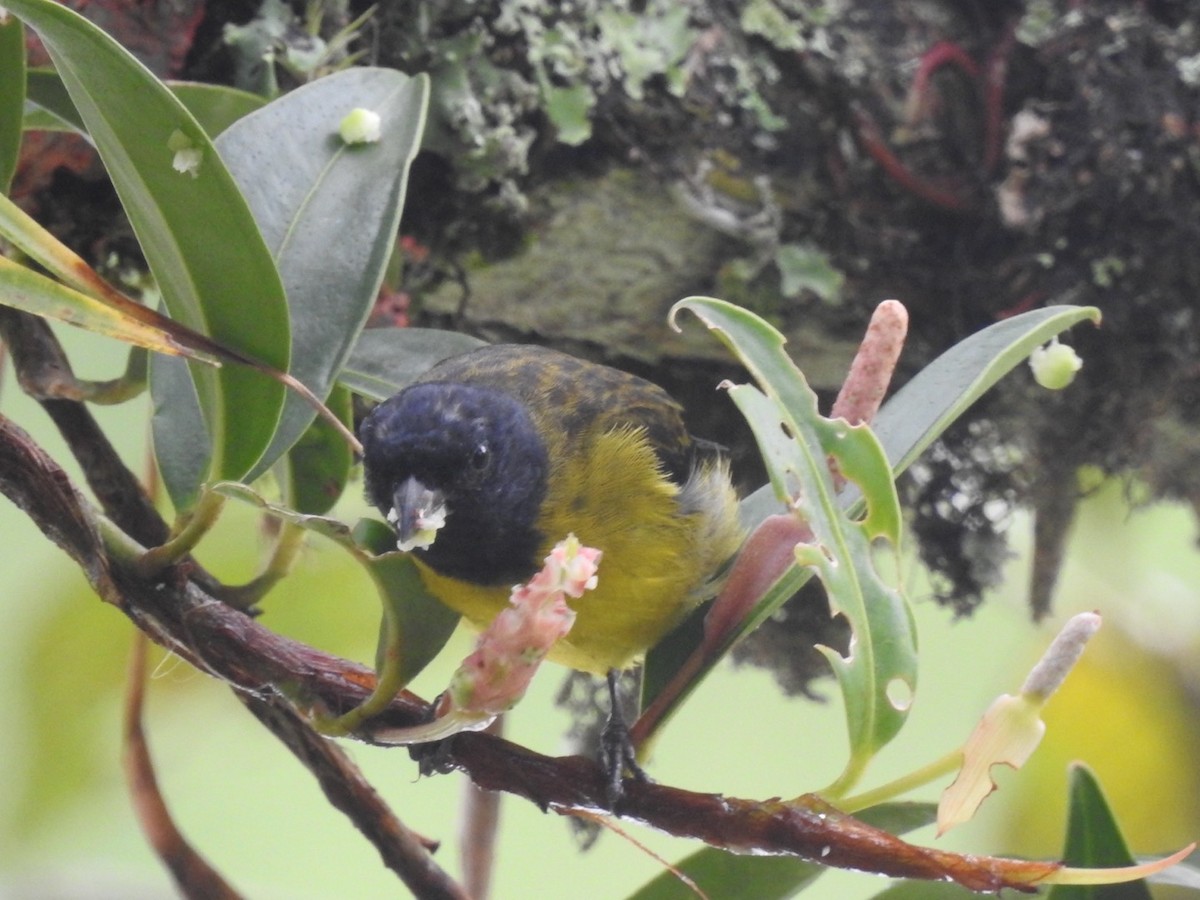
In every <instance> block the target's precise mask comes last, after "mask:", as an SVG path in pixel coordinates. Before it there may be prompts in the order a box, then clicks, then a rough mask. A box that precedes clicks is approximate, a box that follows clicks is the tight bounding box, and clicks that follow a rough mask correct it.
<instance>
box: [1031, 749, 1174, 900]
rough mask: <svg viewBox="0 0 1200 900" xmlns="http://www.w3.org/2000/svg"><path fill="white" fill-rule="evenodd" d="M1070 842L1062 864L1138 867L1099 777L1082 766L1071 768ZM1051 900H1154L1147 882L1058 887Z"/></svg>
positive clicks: (1098, 866) (1087, 866)
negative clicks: (1097, 778) (1101, 786)
mask: <svg viewBox="0 0 1200 900" xmlns="http://www.w3.org/2000/svg"><path fill="white" fill-rule="evenodd" d="M1070 771H1071V778H1070V787H1069V788H1068V790H1069V792H1070V802H1069V805H1068V809H1067V840H1066V846H1065V847H1064V849H1063V862H1064V863H1066V864H1067V865H1068V866H1077V867H1080V868H1090V869H1098V868H1115V867H1119V866H1133V865H1137V861H1136V860H1135V859H1134V858H1133V854H1132V853H1130V852H1129V847H1128V845H1127V844H1126V843H1125V838H1124V837H1123V836H1122V835H1121V828H1120V826H1119V825H1118V824H1117V819H1116V816H1114V815H1113V812H1112V809H1110V808H1109V805H1108V801H1107V800H1106V799H1105V797H1104V792H1103V791H1102V790H1101V789H1100V783H1099V781H1097V780H1096V775H1095V773H1094V772H1092V770H1091V769H1089V768H1088V767H1087V766H1085V765H1083V764H1082V763H1075V764H1073V765H1072V766H1071V770H1070ZM1048 900H1152V898H1151V895H1150V889H1149V888H1148V887H1146V882H1145V881H1133V882H1127V883H1125V884H1110V885H1065V884H1056V885H1054V887H1052V888H1051V889H1050V894H1049V898H1048Z"/></svg>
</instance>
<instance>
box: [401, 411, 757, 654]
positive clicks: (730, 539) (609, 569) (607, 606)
mask: <svg viewBox="0 0 1200 900" xmlns="http://www.w3.org/2000/svg"><path fill="white" fill-rule="evenodd" d="M590 444H591V446H590V447H589V448H588V452H585V453H573V454H571V455H570V458H567V459H553V458H552V459H551V466H552V471H551V473H550V477H549V479H548V481H549V484H550V489H549V492H548V494H547V496H546V498H545V500H544V502H543V506H542V510H541V514H540V515H539V517H538V526H539V528H540V529H541V531H542V533H543V534H544V535H545V540H544V546H543V548H542V554H543V555H545V554H547V553H549V552H550V548H551V547H553V546H554V544H555V543H557V542H558V541H560V540H562V539H563V538H564V537H566V536H567V535H568V534H570V533H573V534H575V535H576V536H577V537H578V538H579V540H580V541H581V542H582V543H583V544H584V545H586V546H589V547H596V548H598V549H600V550H601V551H603V554H604V555H603V557H602V558H601V560H600V568H599V573H598V574H599V579H598V584H597V587H596V589H595V590H593V591H589V592H588V593H587V594H585V595H584V596H583V597H582V598H580V599H578V600H575V601H572V602H571V606H572V607H573V608H574V609H575V612H576V620H575V625H574V627H573V628H572V630H571V633H570V634H568V635H567V636H566V638H564V639H563V640H562V641H560V642H559V643H558V645H556V647H555V649H554V650H553V651H552V652H551V654H550V659H552V660H554V661H555V662H559V663H562V664H563V665H567V666H570V667H571V668H574V669H581V670H583V671H587V672H593V673H596V674H602V673H604V672H606V671H608V670H609V669H611V668H624V667H626V666H628V665H630V664H632V663H634V662H636V661H638V660H639V659H640V657H641V656H642V654H643V653H644V652H645V651H646V649H647V648H649V647H651V646H653V645H654V644H655V643H657V642H658V640H659V639H660V638H661V637H662V636H663V635H664V634H666V632H667V631H669V630H670V629H671V628H672V627H674V626H675V625H676V624H677V623H678V622H679V621H680V620H681V619H682V618H683V617H684V616H685V615H686V614H687V613H688V612H689V611H690V610H691V609H692V608H693V607H695V605H696V604H698V603H699V602H700V601H701V600H702V599H704V596H705V591H704V588H705V586H706V585H707V584H708V583H709V581H710V579H711V577H712V574H713V572H714V571H716V570H717V568H718V567H719V566H720V565H721V564H722V563H723V562H725V560H726V559H728V558H729V557H730V556H731V555H732V554H733V553H734V552H735V551H736V549H737V545H738V543H739V541H740V531H739V528H738V524H737V502H736V497H735V496H734V493H733V490H732V488H731V487H730V483H729V477H728V473H727V471H726V470H725V467H724V465H723V464H720V463H713V464H711V465H708V466H705V467H703V468H701V469H699V470H698V471H696V472H695V473H693V476H692V479H691V480H690V481H689V482H688V483H687V484H686V485H684V486H683V487H682V488H681V487H680V486H678V485H676V484H674V483H673V482H671V481H670V480H669V479H668V478H667V477H666V476H665V475H664V474H663V473H662V471H661V470H660V468H659V465H658V462H657V458H656V456H655V454H654V451H653V449H652V448H651V447H650V445H649V443H648V442H647V441H646V439H645V437H644V434H643V433H642V432H641V431H636V430H629V429H623V430H616V431H610V432H607V433H604V434H601V435H598V436H597V437H595V439H594V440H592V441H591V442H590ZM451 515H453V511H451ZM419 566H420V570H421V574H422V578H423V579H424V581H425V584H426V587H427V588H428V590H429V591H430V592H431V593H432V594H433V595H434V596H436V597H437V598H438V599H440V600H441V601H442V602H444V603H445V604H446V605H447V606H450V607H451V608H452V609H455V610H457V611H458V612H460V613H462V614H463V616H464V617H465V618H467V619H468V620H469V621H470V622H471V623H473V624H474V625H475V626H477V627H480V628H483V627H486V626H487V625H488V623H490V622H491V620H492V619H493V618H494V617H495V615H496V613H497V612H499V611H500V610H501V609H503V608H504V606H505V605H506V604H507V603H508V598H509V589H508V588H507V587H480V586H478V585H472V584H468V583H466V582H462V581H458V580H456V579H453V578H447V577H445V576H443V575H439V574H438V573H436V572H434V571H433V570H431V569H430V568H429V567H428V566H425V565H423V564H419Z"/></svg>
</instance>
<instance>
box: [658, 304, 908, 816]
mask: <svg viewBox="0 0 1200 900" xmlns="http://www.w3.org/2000/svg"><path fill="white" fill-rule="evenodd" d="M681 308H682V309H688V310H691V311H692V312H693V313H695V314H696V315H697V316H698V317H699V318H700V319H701V321H703V322H704V323H705V325H707V326H708V327H709V328H710V329H712V330H713V331H715V332H716V334H717V335H718V337H720V339H721V340H722V341H724V342H725V343H726V344H727V345H728V346H729V347H730V349H731V350H733V351H734V353H735V354H736V355H737V356H738V358H739V359H740V360H741V361H742V363H743V364H744V365H745V366H746V368H747V369H748V370H749V371H750V373H751V374H752V375H753V376H754V378H755V380H756V381H757V382H758V384H759V385H760V386H761V388H762V390H761V391H760V390H759V389H758V388H755V387H753V386H751V385H738V386H736V387H733V388H731V389H730V396H731V397H732V399H733V401H734V403H736V404H737V406H738V408H739V409H740V410H741V412H742V414H743V415H744V416H745V417H746V421H747V422H748V423H749V424H750V428H751V430H752V431H753V432H754V436H755V440H756V441H757V442H758V445H759V450H760V452H761V454H762V457H763V461H764V463H765V464H766V467H767V471H768V473H769V475H770V478H771V482H772V485H773V487H774V489H775V494H776V497H777V498H778V499H779V501H780V502H781V503H782V504H784V505H786V506H789V507H790V508H792V509H793V510H794V512H795V513H796V514H797V515H798V516H799V518H800V519H801V520H802V521H804V522H805V523H806V524H807V525H808V527H809V528H810V529H811V530H812V533H813V540H812V541H811V542H807V543H801V544H798V545H797V547H796V559H797V563H798V564H799V565H800V566H801V567H803V568H811V569H813V570H815V571H816V573H817V575H818V576H819V577H820V578H821V580H822V581H823V582H824V584H825V588H826V591H827V593H828V595H829V599H830V603H831V605H832V606H833V607H834V609H835V611H841V612H842V613H844V614H845V616H846V618H847V619H848V620H849V622H850V625H851V627H852V629H853V631H854V637H853V641H854V645H853V652H852V653H851V655H850V656H849V657H843V656H842V655H841V654H840V653H838V652H837V651H835V650H833V649H831V648H827V647H821V648H819V649H820V650H821V651H822V652H823V653H824V654H825V656H826V658H827V659H828V660H829V662H830V665H831V666H832V667H833V670H834V674H836V675H837V678H838V682H839V684H840V686H841V689H842V697H843V701H844V703H845V707H846V721H847V726H848V728H849V732H850V759H849V761H848V763H847V765H846V769H845V771H844V772H843V773H842V775H841V776H840V777H839V778H838V780H837V781H836V782H835V783H834V785H833V786H831V787H830V789H829V793H830V794H831V795H832V796H835V797H836V796H838V795H839V794H841V793H844V792H845V791H846V790H847V789H848V788H849V787H850V786H851V785H852V784H853V783H854V782H855V781H856V779H857V778H858V776H859V775H860V774H861V773H862V771H863V769H864V768H865V767H866V765H867V763H868V762H869V760H870V759H871V758H872V757H873V756H874V755H875V753H876V752H878V750H879V749H880V748H881V747H883V746H884V745H885V744H886V743H887V742H888V741H890V740H891V739H892V738H893V737H895V736H896V734H897V733H898V732H899V730H900V727H901V726H902V725H903V723H904V720H905V718H906V717H907V714H908V705H909V699H910V698H911V696H912V693H913V692H914V691H915V689H916V682H917V654H916V630H915V624H914V622H913V618H912V612H911V610H910V609H909V607H908V604H907V602H906V601H905V599H904V598H903V596H902V595H901V594H900V593H899V592H898V591H897V590H895V589H894V588H892V587H890V586H889V585H888V584H887V583H885V582H884V580H883V579H882V578H881V577H880V575H879V573H878V571H877V570H876V565H875V560H874V558H873V554H872V542H873V541H875V540H876V539H878V538H881V537H882V538H886V539H887V540H888V541H889V542H890V544H891V545H892V546H893V548H894V547H897V546H898V545H899V540H900V504H899V499H898V498H897V496H896V489H895V484H894V483H893V481H892V474H891V469H890V467H889V466H888V462H887V458H886V457H885V455H884V452H883V448H882V447H881V446H880V444H879V442H878V441H877V440H876V438H875V436H874V434H873V433H872V432H871V430H870V429H869V428H867V427H865V426H855V427H852V426H850V425H848V424H847V423H846V422H845V421H843V420H840V419H839V420H831V419H827V418H825V417H823V416H821V415H820V413H819V411H818V409H817V396H816V394H815V393H814V392H813V390H812V389H811V388H810V387H809V386H808V383H807V382H806V381H805V380H804V376H803V375H802V374H801V373H800V371H799V370H798V369H796V367H795V366H794V365H793V363H792V361H791V360H790V359H789V358H788V356H787V354H786V353H785V352H784V349H783V345H784V337H783V335H781V334H780V333H779V332H778V331H776V330H775V329H774V328H772V327H771V326H770V325H768V324H767V323H766V322H764V321H763V320H762V319H760V318H758V317H757V316H755V315H754V314H753V313H750V312H748V311H746V310H743V309H740V308H739V307H736V306H734V305H733V304H730V303H726V302H724V301H721V300H713V299H710V298H702V297H691V298H688V299H687V300H683V301H681V302H680V303H678V304H676V306H675V310H679V309H681ZM830 459H832V460H834V461H835V462H836V464H837V466H838V468H839V469H840V470H841V472H842V474H843V475H844V476H845V477H846V478H848V479H849V480H851V481H853V482H854V483H856V484H858V486H859V487H860V489H861V490H862V491H863V493H864V495H865V497H866V499H867V515H866V517H865V518H862V519H854V518H851V517H849V516H848V515H847V514H846V513H845V512H844V511H843V509H842V507H841V505H840V504H839V502H838V499H837V496H836V491H835V487H834V483H833V476H832V474H831V473H830V464H829V460H830ZM766 612H767V610H761V609H760V610H756V613H755V616H756V617H757V616H758V615H759V614H765V613H766Z"/></svg>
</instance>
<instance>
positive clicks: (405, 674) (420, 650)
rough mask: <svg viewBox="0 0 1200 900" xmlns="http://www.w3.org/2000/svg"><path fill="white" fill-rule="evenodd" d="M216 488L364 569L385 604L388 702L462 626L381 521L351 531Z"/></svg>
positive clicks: (229, 485)
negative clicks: (322, 540) (321, 540)
mask: <svg viewBox="0 0 1200 900" xmlns="http://www.w3.org/2000/svg"><path fill="white" fill-rule="evenodd" d="M212 490H213V491H214V492H216V493H218V494H221V495H223V496H226V497H233V498H235V499H237V500H241V501H243V502H246V503H250V504H252V505H253V506H256V507H258V508H259V509H261V510H263V511H264V512H266V513H268V514H269V515H272V516H275V517H276V518H279V519H282V520H283V521H285V522H290V523H292V524H293V525H297V526H299V527H300V528H304V529H306V530H308V531H312V532H315V533H316V534H319V535H321V536H322V537H326V538H328V539H329V540H332V541H333V542H334V543H336V544H338V545H339V546H340V547H342V548H343V549H345V550H346V551H347V552H349V553H350V554H351V555H352V556H353V557H354V559H355V560H356V561H357V562H358V563H359V564H360V565H362V566H363V567H365V568H366V570H367V573H368V574H369V575H370V576H371V580H372V581H373V582H374V583H375V587H376V589H377V590H378V592H379V598H380V601H381V602H382V604H383V629H382V631H381V634H380V644H381V648H384V647H386V649H384V650H383V651H382V652H381V653H380V659H379V661H378V662H379V664H378V669H379V684H380V686H381V687H382V686H384V685H387V686H388V687H387V689H386V690H385V691H383V692H382V695H381V696H385V697H386V700H384V703H386V702H387V700H390V699H391V697H392V696H394V695H395V693H396V691H399V690H400V689H401V688H402V687H403V686H404V685H405V684H407V683H408V682H409V681H411V680H412V679H413V678H415V677H416V676H417V674H418V673H420V671H421V670H422V669H424V668H425V666H427V665H428V664H429V662H430V660H432V659H433V658H434V657H435V656H436V655H437V653H438V651H440V650H441V649H442V647H443V646H445V643H446V641H447V640H449V638H450V635H451V634H452V633H453V632H454V629H455V627H456V626H457V625H458V619H459V615H458V613H456V612H454V611H453V610H451V609H450V608H449V607H447V606H445V605H443V604H442V603H441V602H439V601H438V600H437V599H436V598H435V597H434V596H433V595H432V594H430V593H429V592H428V591H426V590H425V585H424V583H423V582H422V581H421V574H420V572H419V571H418V570H417V567H416V565H415V564H414V563H413V560H412V554H410V553H401V552H399V551H397V550H395V549H394V548H395V541H396V535H395V532H393V531H392V530H391V529H390V528H388V527H387V526H386V525H384V524H383V523H382V522H376V521H373V520H368V524H366V525H360V526H359V528H357V529H355V530H354V531H352V530H351V529H350V528H349V527H347V525H346V524H345V523H344V522H341V521H339V520H338V519H331V518H326V517H324V516H315V515H305V514H302V513H298V512H296V511H295V510H291V509H287V508H286V507H283V506H280V505H278V504H275V503H270V502H268V501H267V500H266V499H264V498H263V497H262V495H261V494H259V493H257V492H256V491H254V490H253V489H252V488H249V487H247V486H246V485H244V484H241V483H239V482H231V481H227V482H219V483H217V484H214V485H213V486H212ZM364 534H365V535H366V536H365V537H364V536H363V535H364ZM364 545H365V548H364Z"/></svg>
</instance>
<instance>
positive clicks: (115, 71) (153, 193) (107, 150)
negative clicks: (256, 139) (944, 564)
mask: <svg viewBox="0 0 1200 900" xmlns="http://www.w3.org/2000/svg"><path fill="white" fill-rule="evenodd" d="M5 5H6V6H7V7H8V9H9V10H10V11H11V12H14V13H16V14H17V15H19V16H20V17H21V18H23V19H24V20H25V21H26V22H27V23H29V24H30V25H32V26H33V27H34V28H36V29H37V31H38V33H39V35H40V36H41V38H42V41H43V43H44V44H45V45H46V49H47V51H48V52H49V54H50V57H51V59H52V61H53V62H54V65H55V68H56V69H57V71H58V73H59V75H60V76H61V78H62V80H63V83H64V84H65V85H66V88H67V91H68V92H69V93H70V95H71V99H72V101H73V102H74V104H75V107H76V109H77V110H78V111H79V114H80V116H81V118H82V119H83V121H84V123H85V124H86V125H87V130H88V133H89V134H90V135H91V137H92V140H93V142H94V143H95V145H96V148H97V150H98V151H99V153H100V156H101V158H102V159H103V161H104V164H105V167H106V169H107V170H108V173H109V175H110V176H111V178H112V180H113V184H114V186H115V187H116V189H117V193H118V195H119V196H120V198H121V202H122V205H123V206H124V207H125V211H126V213H127V214H128V216H129V220H130V223H131V224H132V225H133V228H134V231H135V232H136V234H137V236H138V240H139V242H140V243H141V245H142V250H143V251H144V252H145V254H146V260H147V262H148V263H149V266H150V269H151V272H152V273H153V274H154V277H155V279H156V281H157V282H158V286H159V289H160V290H161V292H162V295H163V298H164V300H165V302H166V305H167V309H168V310H169V313H170V315H171V317H172V318H174V319H176V320H178V321H180V322H182V323H183V324H185V325H187V326H189V327H192V328H195V329H196V330H198V331H200V332H202V333H204V334H207V335H209V336H210V337H212V338H215V339H216V340H218V341H219V342H221V343H222V344H224V345H226V346H228V347H230V348H232V349H234V350H235V351H238V352H240V353H242V354H243V355H245V356H247V357H249V358H251V359H254V360H257V361H259V362H260V363H263V364H265V365H267V366H271V367H273V368H275V369H279V370H286V369H287V364H288V351H289V346H290V340H289V333H288V322H287V309H286V302H285V298H284V294H283V286H282V283H281V282H280V280H279V275H278V272H277V271H276V269H275V265H274V262H273V260H272V259H271V255H270V253H269V252H268V250H267V247H266V245H265V244H264V242H263V239H262V236H261V234H260V233H259V231H258V227H257V226H256V225H255V224H254V220H253V218H252V216H251V215H250V211H249V209H248V207H247V206H246V203H245V201H244V200H243V199H242V196H241V193H240V192H239V191H238V189H237V185H236V184H235V183H234V181H233V178H232V177H231V176H230V174H229V172H228V171H227V170H226V168H225V166H224V164H223V163H222V162H221V160H220V157H219V156H218V155H217V153H216V151H215V149H214V148H213V146H212V143H211V142H210V141H209V138H208V136H207V135H206V134H205V133H204V130H203V129H202V128H201V126H200V124H199V123H198V122H197V121H196V120H195V118H194V117H193V116H192V115H191V114H190V113H189V112H188V111H187V110H186V109H185V108H184V107H183V105H182V104H181V103H180V102H179V101H178V100H177V99H176V98H175V97H174V95H172V94H171V92H170V91H169V90H168V89H167V88H166V87H165V86H164V85H163V84H162V82H160V81H159V80H158V79H156V78H155V77H154V76H153V75H152V74H151V73H150V72H149V71H148V70H147V69H146V68H145V66H143V65H142V64H141V63H139V62H138V61H137V60H136V59H135V58H134V57H133V56H131V55H130V54H129V53H128V52H127V51H125V50H124V49H123V48H122V47H121V46H120V45H119V44H117V43H116V42H115V41H114V40H113V39H112V38H110V37H109V36H108V35H106V34H104V32H102V31H100V30H99V29H98V28H96V27H95V26H94V25H92V24H91V23H89V22H88V21H87V20H86V19H84V18H83V17H81V16H79V15H78V14H76V13H74V12H72V11H71V10H68V9H66V8H65V7H63V6H60V5H58V4H57V3H53V2H51V0H15V2H11V3H9V2H6V3H5ZM180 139H182V140H183V141H185V142H187V143H188V144H189V145H190V146H191V148H192V149H193V150H194V151H197V152H198V153H199V168H198V170H197V172H196V177H190V176H189V175H188V174H184V173H181V172H179V171H176V170H175V169H174V168H173V162H174V161H175V152H177V149H178V148H177V147H176V148H175V149H172V147H171V146H169V143H171V142H176V141H178V140H180ZM155 368H157V367H155ZM191 371H192V376H193V377H194V378H195V380H196V383H197V396H198V397H199V400H200V405H201V408H202V410H203V412H204V419H205V425H206V429H207V432H208V436H207V438H205V436H204V435H202V434H199V433H195V432H194V431H193V432H192V433H191V437H192V440H194V441H197V442H200V443H207V444H208V445H209V446H210V447H211V448H212V457H211V462H210V464H209V466H208V471H207V472H206V476H209V477H215V478H229V479H237V478H242V477H243V476H245V474H246V473H247V472H248V471H249V470H250V468H251V467H252V466H253V465H254V463H255V462H256V461H257V460H258V459H259V458H260V457H261V456H262V454H263V451H264V450H265V449H266V447H267V445H268V444H269V442H270V440H271V437H272V435H273V434H274V431H275V424H276V422H277V421H278V419H279V414H280V411H281V409H282V405H283V400H284V388H283V387H282V385H280V384H279V383H278V382H276V381H274V380H272V379H270V378H268V377H267V376H265V375H263V374H262V373H260V372H256V371H254V370H252V369H250V368H246V367H241V366H225V367H223V368H221V369H220V370H218V371H217V372H213V371H211V370H208V369H207V368H193V369H192V370H191ZM152 378H153V375H152ZM188 412H189V411H187V410H184V411H183V412H182V413H181V415H182V418H181V420H180V422H179V423H178V424H179V425H180V427H183V428H194V425H195V423H194V420H193V419H191V418H190V417H189V416H188V415H187V413H188ZM171 415H172V413H171V410H169V409H164V410H163V411H162V415H160V416H158V417H156V421H158V422H160V423H165V427H168V428H170V427H172V424H173V423H172V419H171ZM197 487H198V485H197V484H190V483H189V484H178V483H175V484H172V483H169V482H168V489H169V491H170V493H171V495H172V499H173V500H174V501H175V503H176V505H177V507H179V508H187V507H188V506H190V505H191V504H192V503H193V502H194V501H195V498H196V492H197Z"/></svg>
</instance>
